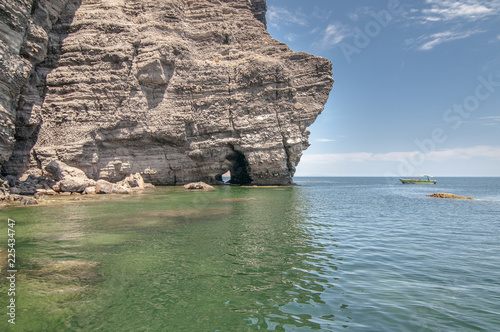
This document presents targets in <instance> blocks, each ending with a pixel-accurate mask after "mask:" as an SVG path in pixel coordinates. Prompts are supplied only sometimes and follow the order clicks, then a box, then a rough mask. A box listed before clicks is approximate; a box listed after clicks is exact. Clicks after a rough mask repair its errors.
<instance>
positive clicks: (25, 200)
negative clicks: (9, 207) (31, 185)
mask: <svg viewBox="0 0 500 332" xmlns="http://www.w3.org/2000/svg"><path fill="white" fill-rule="evenodd" d="M21 204H22V205H35V204H38V202H37V200H36V199H34V198H33V197H29V196H24V197H23V198H21Z"/></svg>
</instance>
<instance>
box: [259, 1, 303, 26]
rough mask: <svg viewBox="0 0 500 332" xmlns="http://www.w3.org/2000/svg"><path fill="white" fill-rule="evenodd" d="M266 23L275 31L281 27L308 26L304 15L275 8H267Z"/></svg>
mask: <svg viewBox="0 0 500 332" xmlns="http://www.w3.org/2000/svg"><path fill="white" fill-rule="evenodd" d="M267 23H268V24H269V25H270V26H272V27H274V28H277V29H279V27H280V26H283V25H300V26H308V25H309V22H308V19H307V16H306V15H305V14H304V13H302V12H300V11H296V12H294V13H292V12H291V11H289V10H288V9H286V8H282V7H276V6H269V7H268V8H267Z"/></svg>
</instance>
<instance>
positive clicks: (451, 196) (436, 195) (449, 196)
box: [426, 193, 475, 200]
mask: <svg viewBox="0 0 500 332" xmlns="http://www.w3.org/2000/svg"><path fill="white" fill-rule="evenodd" d="M426 196H427V197H434V198H450V199H472V200H473V199H475V198H473V197H466V196H458V195H453V194H447V193H434V194H431V195H426Z"/></svg>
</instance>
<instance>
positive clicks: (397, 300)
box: [0, 178, 500, 332]
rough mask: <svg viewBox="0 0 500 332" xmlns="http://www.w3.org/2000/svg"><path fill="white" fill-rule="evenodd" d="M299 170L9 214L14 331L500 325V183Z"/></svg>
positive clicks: (2, 236)
mask: <svg viewBox="0 0 500 332" xmlns="http://www.w3.org/2000/svg"><path fill="white" fill-rule="evenodd" d="M295 180H296V182H297V184H299V185H300V186H297V187H286V188H240V187H219V188H217V190H216V191H213V192H187V191H185V190H184V189H183V188H172V187H169V188H157V189H154V190H149V191H145V192H144V193H142V194H138V193H136V194H133V195H131V196H99V197H96V196H93V197H90V196H89V197H83V198H82V200H79V201H73V200H70V199H69V198H65V199H58V200H56V201H54V202H51V203H50V204H48V205H46V206H42V205H40V206H35V207H25V208H3V209H0V221H1V224H0V240H1V241H0V247H1V250H2V253H1V260H2V262H1V264H2V275H1V276H2V278H1V281H0V302H1V303H0V304H1V305H0V308H3V309H0V313H1V315H0V331H189V332H191V331H256V330H261V331H262V330H264V331H266V330H270V331H345V330H347V331H499V330H500V178H438V183H437V185H434V186H412V185H402V184H400V183H399V181H398V179H386V178H296V179H295ZM434 192H449V193H454V194H457V195H465V196H473V197H475V198H477V199H480V200H477V201H468V200H444V199H433V198H428V197H426V196H425V195H426V194H431V193H434ZM8 218H11V219H14V220H15V221H16V225H15V226H14V227H15V231H16V233H15V239H16V244H15V249H16V268H17V269H18V272H17V273H16V283H15V292H16V295H15V300H16V320H15V322H16V325H15V327H14V326H13V325H11V324H9V323H8V322H7V320H8V319H9V317H8V316H7V315H6V314H7V312H8V308H7V305H8V304H9V303H10V302H9V301H10V299H11V298H12V296H9V295H8V289H9V283H8V282H7V279H6V273H5V261H6V251H7V249H8V247H7V220H8Z"/></svg>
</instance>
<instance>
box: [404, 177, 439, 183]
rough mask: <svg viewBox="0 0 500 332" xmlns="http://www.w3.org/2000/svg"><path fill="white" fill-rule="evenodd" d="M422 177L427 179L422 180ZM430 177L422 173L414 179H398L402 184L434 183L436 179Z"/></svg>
mask: <svg viewBox="0 0 500 332" xmlns="http://www.w3.org/2000/svg"><path fill="white" fill-rule="evenodd" d="M422 177H423V178H427V179H423V180H422ZM431 177H432V176H430V175H424V176H421V177H418V178H414V179H399V181H401V183H403V184H436V182H437V180H431Z"/></svg>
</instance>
